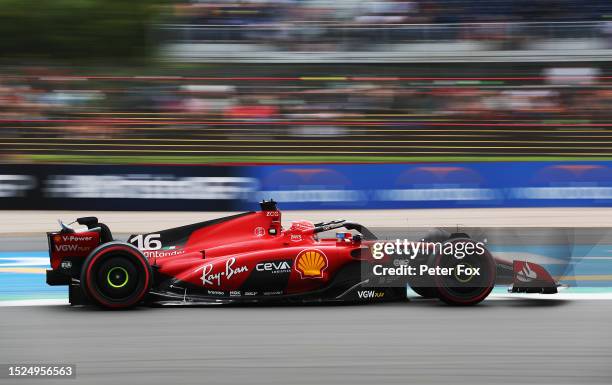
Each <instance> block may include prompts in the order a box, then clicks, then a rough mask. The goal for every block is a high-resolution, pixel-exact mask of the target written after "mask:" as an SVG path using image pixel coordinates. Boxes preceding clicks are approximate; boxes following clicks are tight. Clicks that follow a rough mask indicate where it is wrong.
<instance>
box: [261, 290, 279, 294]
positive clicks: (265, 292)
mask: <svg viewBox="0 0 612 385" xmlns="http://www.w3.org/2000/svg"><path fill="white" fill-rule="evenodd" d="M281 294H283V291H282V290H275V291H264V292H263V295H281Z"/></svg>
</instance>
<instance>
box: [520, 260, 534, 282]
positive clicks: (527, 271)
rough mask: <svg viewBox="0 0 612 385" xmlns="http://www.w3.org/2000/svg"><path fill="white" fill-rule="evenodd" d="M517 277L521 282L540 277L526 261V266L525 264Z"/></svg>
mask: <svg viewBox="0 0 612 385" xmlns="http://www.w3.org/2000/svg"><path fill="white" fill-rule="evenodd" d="M516 278H517V279H518V280H519V281H521V282H531V281H533V280H534V279H536V278H538V273H536V272H535V271H534V270H532V269H531V266H529V263H527V262H525V266H523V269H522V270H521V271H520V273H519V274H517V275H516Z"/></svg>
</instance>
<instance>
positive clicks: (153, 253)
mask: <svg viewBox="0 0 612 385" xmlns="http://www.w3.org/2000/svg"><path fill="white" fill-rule="evenodd" d="M142 253H143V254H144V256H145V257H147V258H153V257H154V258H161V257H172V256H174V255H181V254H184V253H185V250H182V249H176V250H175V249H172V250H142Z"/></svg>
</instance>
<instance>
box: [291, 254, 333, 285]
mask: <svg viewBox="0 0 612 385" xmlns="http://www.w3.org/2000/svg"><path fill="white" fill-rule="evenodd" d="M327 265H328V262H327V257H326V256H325V254H323V252H322V251H319V250H303V251H301V252H300V253H299V254H298V256H297V258H296V259H295V269H296V270H297V271H298V272H299V273H300V275H301V277H302V279H305V278H323V272H324V271H325V269H327Z"/></svg>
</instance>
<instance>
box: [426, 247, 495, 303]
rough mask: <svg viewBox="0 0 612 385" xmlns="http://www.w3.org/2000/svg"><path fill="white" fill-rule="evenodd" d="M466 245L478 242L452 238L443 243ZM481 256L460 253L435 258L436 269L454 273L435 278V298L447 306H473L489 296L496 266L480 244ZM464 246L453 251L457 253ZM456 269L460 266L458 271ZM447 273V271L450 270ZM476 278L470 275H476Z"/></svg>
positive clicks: (489, 254)
mask: <svg viewBox="0 0 612 385" xmlns="http://www.w3.org/2000/svg"><path fill="white" fill-rule="evenodd" d="M447 243H453V244H455V245H458V244H459V245H461V244H463V245H465V244H467V243H471V244H472V245H475V244H476V243H477V242H476V241H473V240H471V239H469V238H454V239H450V240H449V241H447V242H446V243H445V245H446V244H447ZM480 246H481V250H482V252H481V253H480V252H479V253H476V252H474V253H470V254H469V255H468V254H467V253H464V252H462V253H461V255H456V254H457V253H455V255H444V254H439V255H437V256H436V258H435V266H436V267H441V268H448V269H451V268H452V269H453V270H452V271H453V273H452V274H448V275H436V276H435V277H434V281H435V284H436V289H437V291H438V298H440V300H442V301H443V302H446V303H447V304H449V305H456V306H470V305H475V304H477V303H479V302H481V301H483V300H484V299H485V298H487V297H488V296H489V294H490V293H491V291H492V290H493V287H494V286H495V278H496V266H495V260H494V259H493V256H491V253H490V252H489V251H488V250H487V249H486V248H484V246H483V245H482V244H481V245H480ZM464 247H465V246H462V247H456V250H460V249H463V248H464ZM459 266H462V267H461V268H459ZM449 271H450V270H449ZM476 271H478V274H469V273H468V272H476Z"/></svg>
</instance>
